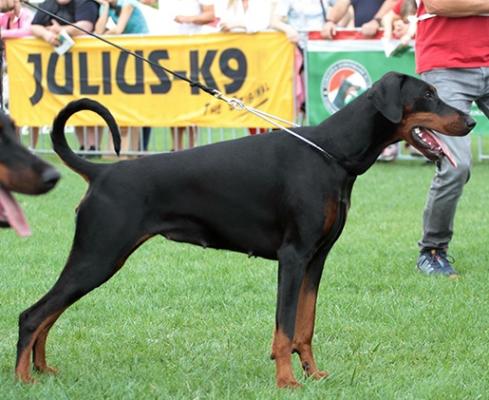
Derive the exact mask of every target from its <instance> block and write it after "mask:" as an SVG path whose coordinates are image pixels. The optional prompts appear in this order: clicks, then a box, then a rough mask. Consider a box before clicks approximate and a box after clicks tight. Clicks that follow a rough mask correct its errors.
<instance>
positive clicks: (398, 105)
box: [369, 72, 475, 166]
mask: <svg viewBox="0 0 489 400" xmlns="http://www.w3.org/2000/svg"><path fill="white" fill-rule="evenodd" d="M369 97H370V99H371V100H372V101H373V104H374V106H375V108H376V109H377V110H378V111H379V112H380V113H381V114H382V115H383V116H384V117H385V118H386V119H388V120H389V121H390V122H392V123H394V124H397V129H396V132H395V136H396V137H395V138H393V139H395V140H394V141H397V140H405V141H407V142H408V143H409V144H410V145H412V146H413V147H415V148H416V149H417V150H419V151H420V152H421V153H422V154H423V155H424V156H425V157H427V158H428V159H430V160H432V161H438V160H439V159H440V158H441V157H443V156H446V157H447V158H448V160H449V161H450V162H451V163H452V164H453V165H454V166H456V163H455V160H454V158H453V156H452V154H451V153H450V151H449V150H448V148H447V147H446V146H445V144H443V142H442V141H441V140H440V139H439V138H438V137H437V134H443V135H447V136H464V135H467V134H468V133H469V132H470V131H471V130H472V128H473V127H474V126H475V121H474V119H473V118H472V117H470V116H469V115H468V114H466V113H464V112H462V111H460V110H458V109H456V108H454V107H451V106H449V105H448V104H446V103H444V102H443V101H442V100H441V99H440V98H439V97H438V95H437V92H436V89H435V88H434V87H433V86H432V85H430V84H428V83H426V82H424V81H422V80H420V79H417V78H414V77H412V76H409V75H403V74H398V73H395V72H389V73H387V74H386V75H384V76H383V77H382V78H381V79H380V80H379V81H377V82H376V83H375V84H374V85H373V86H372V88H371V89H370V92H369Z"/></svg>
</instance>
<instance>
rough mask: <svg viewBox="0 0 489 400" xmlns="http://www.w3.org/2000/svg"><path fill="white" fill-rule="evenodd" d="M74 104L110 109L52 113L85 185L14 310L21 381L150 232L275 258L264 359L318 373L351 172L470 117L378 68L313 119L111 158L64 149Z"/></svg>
mask: <svg viewBox="0 0 489 400" xmlns="http://www.w3.org/2000/svg"><path fill="white" fill-rule="evenodd" d="M80 110H92V111H95V112H97V113H98V114H99V115H101V116H102V117H103V118H104V119H105V121H106V122H107V123H108V125H109V127H110V128H111V131H112V135H113V137H114V142H115V143H117V139H118V138H119V136H118V131H117V126H116V125H115V121H114V120H113V118H112V116H111V115H110V113H109V111H108V110H107V109H105V107H103V106H101V105H100V104H99V103H96V102H93V101H90V100H87V99H82V100H78V101H75V102H72V103H70V104H68V105H67V106H66V107H65V108H64V109H63V110H62V111H61V112H60V113H59V114H58V116H57V117H56V119H55V121H54V124H53V131H52V140H53V144H54V149H55V151H56V152H57V153H58V154H59V156H60V157H61V158H62V159H63V160H64V162H65V163H66V164H67V165H68V166H69V167H70V168H72V169H73V170H74V171H76V172H77V173H79V174H80V175H82V176H83V177H84V178H85V179H86V180H87V181H88V183H89V189H88V192H87V194H86V196H85V197H84V199H83V200H82V201H81V204H80V205H79V208H78V213H77V224H76V232H75V238H74V242H73V247H72V249H71V253H70V255H69V257H68V261H67V263H66V266H65V268H64V270H63V272H62V273H61V275H60V277H59V279H58V280H57V282H56V283H55V285H54V286H53V287H52V289H51V290H50V291H49V292H48V293H47V294H46V295H45V296H44V297H42V298H41V299H40V300H39V301H38V302H37V303H36V304H34V305H33V306H31V307H30V308H29V309H27V310H25V311H24V312H23V313H22V314H21V315H20V318H19V341H18V344H17V364H16V374H17V377H18V378H19V379H21V380H22V381H25V382H28V381H30V380H31V375H30V357H31V353H33V362H34V367H35V368H36V369H37V370H40V371H42V372H49V371H52V369H51V368H49V367H48V366H47V364H46V357H45V344H46V338H47V335H48V332H49V329H50V328H51V327H52V326H53V324H54V323H55V321H56V320H57V319H58V317H59V316H60V315H61V313H62V312H63V311H64V310H66V308H68V307H69V306H70V305H71V304H73V303H74V302H75V301H77V300H78V299H80V298H81V297H82V296H84V295H86V294H87V293H89V292H90V291H91V290H93V289H95V288H96V287H98V286H100V285H102V284H103V283H104V282H105V281H107V280H108V279H110V278H111V277H112V276H113V275H114V274H115V273H116V272H117V271H118V270H119V269H120V268H121V267H122V265H123V264H124V262H125V260H126V259H127V258H128V257H129V255H130V254H131V253H132V252H133V251H134V250H136V248H138V246H140V245H141V244H142V243H143V242H145V241H146V240H148V239H149V238H151V237H152V236H155V235H163V236H164V237H166V238H168V239H170V240H174V241H178V242H187V243H193V244H196V245H200V246H203V247H211V248H217V249H228V250H234V251H238V252H242V253H245V254H252V255H256V256H259V257H264V258H267V259H273V260H278V263H279V271H278V299H277V310H276V322H275V333H274V339H273V344H272V358H273V359H275V362H276V383H277V385H278V386H279V387H295V386H298V382H297V381H296V379H295V378H294V375H293V372H292V365H291V354H292V353H294V352H296V353H298V354H299V356H300V360H301V363H302V366H303V368H304V371H305V374H306V375H307V376H311V377H314V378H317V379H320V378H322V377H325V376H327V373H326V372H323V371H320V370H319V369H318V368H317V367H316V362H315V360H314V357H313V352H312V344H311V342H312V337H313V329H314V320H315V308H316V296H317V292H318V287H319V281H320V278H321V274H322V271H323V264H324V262H325V259H326V256H327V254H328V252H329V251H330V249H331V248H332V246H333V244H334V243H335V241H336V240H337V239H338V237H339V236H340V234H341V231H342V229H343V226H344V224H345V220H346V214H347V210H348V208H349V203H350V193H351V190H352V186H353V183H354V182H355V179H356V177H357V176H358V175H360V174H362V173H364V172H365V171H366V170H367V169H368V168H369V167H370V166H371V165H372V164H373V163H374V162H375V160H376V159H377V157H378V156H379V154H380V153H381V151H382V149H383V148H384V147H385V146H386V145H388V144H391V143H394V142H397V141H399V140H401V139H404V140H406V141H407V142H409V143H410V144H411V145H413V146H414V147H415V148H417V149H418V150H419V151H421V152H422V153H423V154H424V155H425V156H426V157H428V158H429V159H431V160H438V159H440V157H442V156H444V155H446V156H448V157H450V158H451V156H450V154H449V153H448V150H447V149H446V147H445V146H444V145H442V144H441V142H440V140H439V139H437V138H436V136H435V135H434V134H433V130H436V131H438V132H443V133H444V134H446V135H452V136H462V135H465V134H467V133H468V132H469V131H470V130H471V128H472V127H473V126H474V125H475V122H474V120H473V119H472V118H470V117H469V116H468V115H466V114H464V113H462V112H461V111H459V110H456V109H454V108H452V107H450V106H448V105H446V104H445V103H443V102H442V101H441V100H440V99H439V98H438V96H437V94H436V91H435V89H434V88H433V87H432V86H430V85H428V84H426V83H424V82H423V81H421V80H418V79H416V78H413V77H410V76H407V75H400V74H397V73H389V74H387V75H386V76H384V77H383V78H382V79H381V80H379V81H378V82H376V83H375V84H374V85H373V87H372V88H370V89H369V90H368V91H367V92H366V93H364V94H362V95H361V96H359V97H357V98H356V99H355V100H354V101H352V102H351V103H350V104H348V105H347V106H346V107H345V108H343V109H342V110H340V111H338V112H337V113H336V114H334V115H332V116H331V117H330V118H328V119H327V120H326V121H324V122H323V123H321V124H320V125H318V126H315V127H305V128H300V129H297V130H296V132H297V133H299V134H300V135H302V136H304V137H305V138H307V139H309V140H310V141H312V142H315V143H316V144H317V145H318V146H320V147H321V148H322V149H325V150H326V151H327V154H326V155H325V154H323V153H322V152H320V151H318V149H316V148H314V147H312V146H309V145H308V144H305V143H302V142H300V141H298V140H297V138H294V137H293V136H291V135H288V134H287V133H285V132H281V131H278V132H272V133H268V134H263V135H257V136H252V137H251V136H250V137H246V138H241V139H237V140H232V141H227V142H221V143H216V144H212V145H208V146H202V147H198V148H195V149H192V150H186V151H182V152H177V153H169V154H159V155H151V156H147V157H143V158H140V159H137V160H130V161H121V162H118V163H114V164H109V165H107V164H105V165H101V164H93V163H90V162H89V161H87V160H84V159H82V158H80V157H78V156H77V155H75V154H74V153H73V152H72V151H71V149H70V148H69V147H68V145H67V142H66V139H65V137H64V127H65V123H66V121H67V119H68V118H69V117H70V116H71V115H73V114H74V113H76V112H78V111H80Z"/></svg>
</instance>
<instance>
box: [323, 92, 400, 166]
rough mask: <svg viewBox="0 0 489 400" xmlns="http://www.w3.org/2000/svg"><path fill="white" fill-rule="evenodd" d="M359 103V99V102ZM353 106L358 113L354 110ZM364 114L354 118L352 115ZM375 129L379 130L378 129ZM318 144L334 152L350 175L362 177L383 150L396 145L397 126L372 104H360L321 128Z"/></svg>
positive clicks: (330, 119) (332, 117)
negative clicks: (393, 144) (395, 133)
mask: <svg viewBox="0 0 489 400" xmlns="http://www.w3.org/2000/svg"><path fill="white" fill-rule="evenodd" d="M357 100H358V99H357ZM353 103H357V104H356V105H355V108H354V109H355V111H352V110H351V108H353V107H352V106H353ZM353 112H354V113H355V115H356V116H358V115H361V120H362V123H361V124H359V123H358V121H359V118H358V117H356V118H352V115H353V114H352V113H353ZM374 127H375V129H374ZM319 128H321V129H319V131H320V132H321V133H320V134H319V135H318V136H317V137H315V138H314V139H315V141H316V143H318V144H319V145H320V146H321V147H323V148H324V149H325V150H327V151H328V153H330V154H331V155H332V156H333V158H334V159H335V160H336V161H337V162H338V163H339V164H340V165H341V166H342V167H343V168H344V169H345V170H346V171H347V172H348V173H349V174H350V175H361V174H363V173H364V172H365V171H367V169H369V168H370V167H371V166H372V164H373V163H374V162H375V161H376V160H377V158H378V157H379V155H380V153H381V152H382V150H383V148H384V147H385V146H386V145H388V144H390V143H393V142H395V141H396V140H395V138H394V137H393V135H394V132H395V125H394V124H393V123H391V122H390V121H388V120H387V119H385V118H384V117H383V116H382V115H381V114H380V113H379V112H378V111H377V109H376V108H375V107H374V106H373V105H372V104H371V103H369V102H368V103H364V102H357V101H356V100H354V101H353V102H352V103H350V105H347V106H346V107H344V108H343V109H341V110H339V111H338V112H336V113H335V114H333V115H332V116H331V117H329V118H328V119H327V120H326V121H324V122H322V123H321V124H320V125H319Z"/></svg>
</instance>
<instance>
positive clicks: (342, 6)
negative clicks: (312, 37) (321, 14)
mask: <svg viewBox="0 0 489 400" xmlns="http://www.w3.org/2000/svg"><path fill="white" fill-rule="evenodd" d="M350 4H351V2H350V0H338V1H337V2H336V3H335V5H334V6H333V7H331V8H330V9H329V10H328V19H327V21H325V23H324V26H323V29H322V30H321V37H323V38H324V39H333V37H334V35H336V24H337V23H338V22H339V21H340V20H341V19H342V18H343V17H344V16H345V15H346V13H347V12H348V7H350Z"/></svg>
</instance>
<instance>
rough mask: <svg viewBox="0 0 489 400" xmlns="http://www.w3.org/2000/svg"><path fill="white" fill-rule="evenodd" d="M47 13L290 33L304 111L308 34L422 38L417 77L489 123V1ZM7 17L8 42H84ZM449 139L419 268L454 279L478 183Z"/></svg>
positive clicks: (65, 7)
mask: <svg viewBox="0 0 489 400" xmlns="http://www.w3.org/2000/svg"><path fill="white" fill-rule="evenodd" d="M41 7H42V8H46V9H49V10H50V11H52V12H53V13H54V14H55V15H59V16H62V17H63V18H65V19H66V20H69V21H70V22H72V23H74V24H75V25H78V26H81V27H83V28H84V29H85V30H88V31H95V32H97V33H99V34H104V35H106V34H124V33H147V32H150V33H155V34H163V35H164V34H179V35H184V34H199V33H208V32H249V33H251V32H258V31H265V30H277V31H282V32H284V33H285V34H286V35H287V37H288V38H289V40H290V41H292V42H293V43H295V44H297V51H296V57H297V63H296V64H297V66H298V68H297V85H296V88H297V96H298V100H299V101H298V104H299V105H303V101H304V100H303V99H304V96H303V91H302V86H301V60H302V49H303V48H304V43H305V39H306V37H307V32H308V31H318V32H320V33H321V36H322V37H323V38H324V39H332V38H334V37H335V35H336V31H337V28H338V27H357V28H359V29H361V31H362V33H363V35H365V36H367V37H369V36H370V37H371V36H374V35H377V34H378V32H379V30H380V29H381V28H383V32H384V37H385V39H387V40H389V39H391V38H392V37H396V38H398V39H400V41H401V42H402V43H404V44H406V43H408V42H409V41H410V40H411V39H412V38H413V37H414V35H416V41H415V42H416V51H415V54H416V72H418V73H419V74H420V75H421V77H422V79H424V80H426V81H428V82H430V83H432V84H433V85H434V86H435V87H436V88H437V90H438V93H439V95H440V96H441V98H442V99H443V100H445V101H446V102H447V103H449V104H451V105H453V106H455V107H457V108H459V109H461V110H463V111H466V112H468V111H469V110H470V107H471V105H472V103H474V102H475V103H477V105H478V106H479V108H480V109H481V111H482V112H483V113H485V115H486V116H488V117H489V36H488V35H487V32H489V2H488V1H481V0H458V1H453V0H371V1H363V0H215V1H214V0H158V1H156V0H140V1H138V0H45V1H44V3H42V4H41ZM0 9H1V10H2V12H1V13H0V37H1V38H2V39H5V40H8V39H10V38H17V37H22V36H25V35H34V36H37V37H39V38H41V39H43V40H45V41H46V42H48V43H50V44H51V45H53V46H57V45H58V44H59V34H60V32H61V31H63V30H64V31H66V32H67V33H68V34H69V35H70V36H77V35H80V34H82V32H81V31H78V30H77V29H76V28H75V27H72V26H66V25H63V24H62V23H60V22H58V21H55V20H53V19H52V18H51V17H49V16H47V15H45V14H43V13H39V12H38V13H36V14H35V15H32V13H31V12H30V11H29V10H28V9H26V8H24V7H22V6H21V4H20V1H19V0H0ZM415 15H416V16H415ZM302 110H303V107H302ZM90 129H94V130H95V127H90ZM128 129H129V127H128ZM148 129H149V128H146V136H148V135H149V132H148ZM172 129H173V130H174V133H175V138H174V145H175V150H179V149H181V148H182V147H183V139H182V137H183V136H182V135H183V133H184V132H189V133H190V140H189V145H190V146H193V144H194V140H195V135H196V132H197V128H196V127H193V126H191V127H173V128H172ZM83 136H84V137H83V138H81V137H80V146H82V147H84V146H88V147H89V148H93V149H97V148H98V146H99V142H98V141H97V140H98V139H96V138H95V136H93V134H92V132H89V134H88V135H87V134H86V132H85V134H84V135H83ZM87 140H88V141H87ZM444 140H445V142H446V144H447V146H448V147H449V149H450V151H451V152H452V153H453V154H454V156H455V158H456V161H457V163H458V167H457V168H454V167H453V166H451V165H450V163H449V162H447V161H446V160H443V161H441V163H440V164H439V165H437V168H436V174H435V177H434V179H433V182H432V185H431V188H430V190H429V193H428V200H427V204H426V208H425V212H424V223H423V235H422V238H421V240H420V241H419V247H420V253H419V257H418V261H417V267H418V269H419V270H420V271H421V272H423V273H425V274H427V275H443V276H448V277H454V276H457V275H458V274H457V272H456V271H455V269H454V268H453V265H452V264H451V262H450V259H449V257H448V255H447V251H448V246H449V243H450V241H451V239H452V236H453V229H454V228H453V224H454V218H455V212H456V208H457V203H458V200H459V198H460V196H461V195H462V191H463V187H464V185H465V183H466V182H467V181H468V179H469V177H470V169H471V145H470V137H469V136H467V137H449V138H448V137H445V138H444ZM143 141H144V140H143ZM145 141H146V143H147V137H146V139H145ZM143 146H144V144H143Z"/></svg>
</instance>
